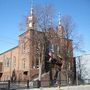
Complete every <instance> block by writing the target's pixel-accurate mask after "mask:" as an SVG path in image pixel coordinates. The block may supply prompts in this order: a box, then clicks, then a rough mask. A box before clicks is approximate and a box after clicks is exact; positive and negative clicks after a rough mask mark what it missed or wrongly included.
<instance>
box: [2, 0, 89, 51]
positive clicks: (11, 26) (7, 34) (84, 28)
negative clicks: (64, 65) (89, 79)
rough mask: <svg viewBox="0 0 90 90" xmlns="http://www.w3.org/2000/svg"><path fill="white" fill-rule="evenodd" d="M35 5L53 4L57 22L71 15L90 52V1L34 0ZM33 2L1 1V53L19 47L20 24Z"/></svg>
mask: <svg viewBox="0 0 90 90" xmlns="http://www.w3.org/2000/svg"><path fill="white" fill-rule="evenodd" d="M33 4H34V5H36V4H37V5H38V4H39V5H40V4H41V5H44V4H51V5H53V7H54V8H55V13H56V16H55V20H56V22H58V13H59V12H60V13H61V16H64V15H70V16H71V17H72V19H73V21H74V22H75V30H76V32H77V33H79V35H80V37H81V38H82V40H83V41H82V42H83V43H82V46H81V47H82V48H83V50H85V51H86V52H89V51H90V38H89V36H90V0H34V1H33ZM30 7H31V0H0V53H2V52H4V51H6V50H8V49H10V48H13V47H15V46H17V45H18V35H19V34H20V32H21V31H20V30H21V27H20V25H19V24H20V22H23V21H24V18H25V16H28V15H29V11H30Z"/></svg>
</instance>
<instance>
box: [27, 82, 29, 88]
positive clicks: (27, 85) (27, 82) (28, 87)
mask: <svg viewBox="0 0 90 90" xmlns="http://www.w3.org/2000/svg"><path fill="white" fill-rule="evenodd" d="M27 88H29V80H28V81H27Z"/></svg>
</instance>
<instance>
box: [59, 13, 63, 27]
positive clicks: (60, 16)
mask: <svg viewBox="0 0 90 90" xmlns="http://www.w3.org/2000/svg"><path fill="white" fill-rule="evenodd" d="M61 24H62V22H61V14H60V13H59V20H58V25H59V26H61Z"/></svg>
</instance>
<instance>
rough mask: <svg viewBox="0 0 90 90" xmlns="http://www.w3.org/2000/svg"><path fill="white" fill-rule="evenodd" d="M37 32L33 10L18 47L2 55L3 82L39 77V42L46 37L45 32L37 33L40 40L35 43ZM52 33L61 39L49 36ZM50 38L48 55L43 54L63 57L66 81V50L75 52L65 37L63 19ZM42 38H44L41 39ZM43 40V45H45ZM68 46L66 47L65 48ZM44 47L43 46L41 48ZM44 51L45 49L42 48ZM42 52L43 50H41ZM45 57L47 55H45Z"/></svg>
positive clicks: (71, 60)
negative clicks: (50, 52)
mask: <svg viewBox="0 0 90 90" xmlns="http://www.w3.org/2000/svg"><path fill="white" fill-rule="evenodd" d="M35 32H36V31H35V30H34V15H33V9H32V8H31V12H30V15H29V16H28V17H27V30H26V31H25V32H24V33H22V34H21V35H19V43H18V46H16V47H14V48H12V49H10V50H8V51H6V52H3V53H1V54H0V62H1V63H2V70H1V71H2V76H1V80H11V79H16V80H21V81H22V80H32V79H34V78H36V77H38V74H39V59H40V58H39V57H40V53H37V52H38V49H39V43H37V41H39V40H41V39H42V38H43V37H44V34H43V32H41V31H37V33H38V34H37V35H38V36H39V37H38V40H36V42H34V40H35V39H34V38H35ZM50 33H51V36H55V35H56V37H59V38H55V37H54V38H52V37H51V38H50V36H49V34H50ZM46 35H47V37H48V40H47V42H48V44H47V49H46V50H47V51H46V52H47V53H46V52H42V53H41V54H43V55H44V54H48V53H49V51H52V52H54V53H55V54H60V55H61V56H62V57H63V61H64V67H63V69H62V73H61V77H62V79H63V80H66V77H65V75H66V74H65V72H66V71H65V69H66V67H65V64H66V61H67V60H66V59H67V57H65V56H66V54H67V52H64V51H65V50H66V48H67V47H68V50H69V51H73V49H72V40H70V39H66V38H65V37H64V28H63V26H62V24H61V19H60V17H59V23H58V28H57V30H56V31H54V30H53V28H49V29H48V32H47V34H46ZM41 37H42V38H41ZM43 42H44V41H43V39H42V41H41V43H43ZM43 45H44V44H43ZM65 46H66V47H65ZM41 47H43V46H41ZM42 49H43V48H42ZM40 50H41V49H40ZM68 53H69V61H70V62H69V66H68V67H69V69H68V70H69V71H70V70H71V72H73V52H68ZM44 56H45V55H44ZM46 64H47V63H46V61H45V59H44V60H43V61H42V68H43V71H44V72H43V73H45V71H46V70H45V66H47V65H46ZM46 77H47V79H49V77H48V76H45V77H43V78H45V79H46Z"/></svg>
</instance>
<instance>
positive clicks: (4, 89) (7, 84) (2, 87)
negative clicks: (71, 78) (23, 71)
mask: <svg viewBox="0 0 90 90" xmlns="http://www.w3.org/2000/svg"><path fill="white" fill-rule="evenodd" d="M84 84H90V79H87V83H84ZM58 85H60V86H67V83H66V81H64V80H62V81H61V84H60V83H59V82H56V83H54V81H52V83H51V82H50V81H47V80H44V81H41V82H40V81H39V80H36V81H15V82H11V81H10V80H9V81H1V82H0V90H16V89H26V88H39V87H57V86H58ZM74 85H76V84H74Z"/></svg>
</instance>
